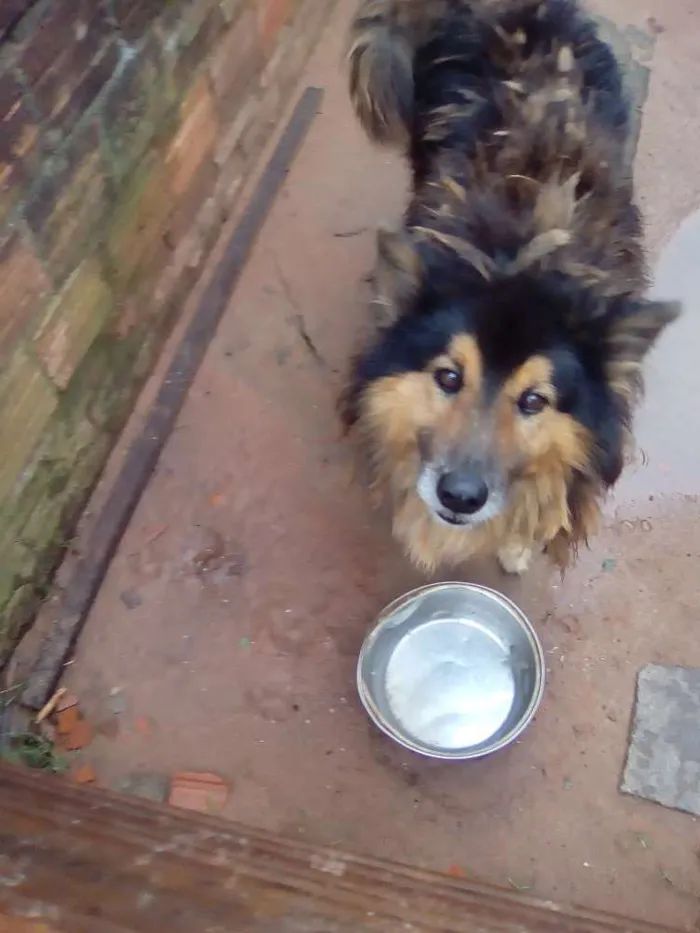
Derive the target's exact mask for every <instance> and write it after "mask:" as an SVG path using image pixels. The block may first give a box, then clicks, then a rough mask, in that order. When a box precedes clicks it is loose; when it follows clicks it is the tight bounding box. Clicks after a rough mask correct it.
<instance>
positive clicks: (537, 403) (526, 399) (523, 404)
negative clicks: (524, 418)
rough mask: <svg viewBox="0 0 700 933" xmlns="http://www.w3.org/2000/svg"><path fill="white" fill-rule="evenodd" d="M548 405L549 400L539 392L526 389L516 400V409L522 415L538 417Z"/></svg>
mask: <svg viewBox="0 0 700 933" xmlns="http://www.w3.org/2000/svg"><path fill="white" fill-rule="evenodd" d="M547 405H549V400H548V399H547V398H545V396H544V395H542V394H541V393H539V392H533V391H532V389H528V391H527V392H523V394H522V395H521V396H520V398H519V399H518V408H519V409H520V411H521V412H522V413H523V414H524V415H539V413H540V412H541V411H544V409H545V408H546V407H547Z"/></svg>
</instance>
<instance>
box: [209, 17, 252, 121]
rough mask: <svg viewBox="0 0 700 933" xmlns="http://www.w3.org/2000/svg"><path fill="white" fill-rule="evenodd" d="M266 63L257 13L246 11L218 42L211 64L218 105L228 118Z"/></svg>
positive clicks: (234, 113)
mask: <svg viewBox="0 0 700 933" xmlns="http://www.w3.org/2000/svg"><path fill="white" fill-rule="evenodd" d="M263 64H264V56H263V52H262V47H261V44H260V38H259V34H258V24H257V20H256V13H255V11H254V10H246V11H245V12H244V13H242V14H241V15H240V16H238V18H237V19H236V20H235V22H234V23H233V25H232V26H231V27H230V28H229V29H228V30H227V32H226V33H225V34H224V36H223V37H222V39H221V41H220V42H219V43H218V45H217V47H216V48H215V50H214V51H213V53H212V57H211V63H210V66H209V73H210V75H211V81H212V86H213V88H214V94H215V96H216V99H217V104H218V106H219V110H220V112H221V113H222V115H223V116H224V117H225V118H226V119H230V118H234V117H235V115H236V114H237V112H238V109H239V108H240V106H241V103H242V101H243V97H244V95H245V93H246V91H247V90H248V89H249V88H250V86H251V84H252V83H253V81H254V80H255V78H256V77H257V76H258V75H260V73H261V71H262V68H263Z"/></svg>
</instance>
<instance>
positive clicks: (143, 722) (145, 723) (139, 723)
mask: <svg viewBox="0 0 700 933" xmlns="http://www.w3.org/2000/svg"><path fill="white" fill-rule="evenodd" d="M134 729H135V730H136V731H137V732H138V734H139V735H141V736H143V737H144V739H147V738H148V737H149V735H150V734H151V732H152V728H151V720H150V719H147V718H146V717H142V718H141V719H137V720H136V722H135V723H134Z"/></svg>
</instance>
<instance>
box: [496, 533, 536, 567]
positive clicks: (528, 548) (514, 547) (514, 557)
mask: <svg viewBox="0 0 700 933" xmlns="http://www.w3.org/2000/svg"><path fill="white" fill-rule="evenodd" d="M533 549H534V548H533V543H532V542H531V541H523V540H521V539H519V538H511V539H510V540H508V541H507V542H506V543H505V544H503V545H502V546H501V547H500V548H499V549H498V552H497V556H498V562H499V563H500V565H501V567H502V568H503V570H504V571H505V572H506V573H512V574H517V575H518V576H519V575H521V574H523V573H525V571H526V570H528V569H529V567H530V562H531V561H532V553H533Z"/></svg>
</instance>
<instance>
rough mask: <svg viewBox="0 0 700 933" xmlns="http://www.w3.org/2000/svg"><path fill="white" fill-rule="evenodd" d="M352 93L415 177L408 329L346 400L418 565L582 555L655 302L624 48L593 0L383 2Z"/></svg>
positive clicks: (368, 7) (388, 294) (365, 6)
mask: <svg viewBox="0 0 700 933" xmlns="http://www.w3.org/2000/svg"><path fill="white" fill-rule="evenodd" d="M349 66H350V92H351V98H352V102H353V105H354V108H355V111H356V113H357V115H358V116H359V119H360V121H361V123H362V124H363V126H364V128H365V130H366V131H367V133H368V134H369V136H370V137H371V138H372V139H373V140H375V141H377V142H379V143H384V144H389V145H394V146H398V147H400V148H401V149H402V150H403V151H404V152H405V153H406V154H407V157H408V159H409V160H410V165H411V167H412V172H413V185H412V195H411V199H410V203H409V205H408V208H407V211H406V215H405V219H404V223H403V225H402V227H401V229H400V230H398V231H393V232H384V233H383V234H382V233H380V235H379V237H378V249H379V267H380V271H381V272H382V276H381V279H382V283H383V284H382V291H381V300H382V301H383V302H384V303H385V304H386V305H387V306H388V308H389V311H390V320H391V323H390V324H389V325H388V326H387V327H385V328H384V329H383V330H381V331H380V332H379V333H377V334H376V335H375V336H374V338H373V340H372V342H371V344H370V345H369V346H368V347H367V348H366V349H365V350H364V352H362V354H361V355H360V356H359V357H358V358H357V360H356V362H355V365H354V368H353V373H352V376H351V379H350V382H349V385H348V387H347V390H346V392H345V395H344V399H343V415H344V418H345V421H346V423H347V425H348V426H352V425H357V426H358V427H359V429H360V430H361V434H362V436H363V438H364V439H365V441H366V443H367V445H368V449H369V460H370V464H371V468H372V479H373V484H374V485H375V488H376V489H377V490H379V491H380V492H381V493H382V494H383V495H385V496H387V497H388V499H389V501H390V503H391V506H392V509H393V530H394V534H395V536H396V537H397V538H398V540H399V541H400V542H402V544H403V545H404V547H405V549H406V551H407V553H408V555H409V556H410V558H411V559H412V560H413V561H414V562H415V563H416V564H417V565H419V566H421V567H423V568H425V569H427V570H432V569H434V568H435V567H436V566H437V565H438V564H455V563H459V562H461V561H463V560H465V559H467V558H469V557H470V556H472V555H474V554H477V553H484V552H486V553H492V554H496V555H497V556H498V558H499V560H500V562H501V565H502V566H503V568H504V569H505V570H506V571H509V572H513V573H521V572H522V571H524V570H525V569H526V567H527V566H528V563H529V561H530V557H531V555H532V552H533V550H535V549H544V550H545V551H546V552H547V553H548V554H549V555H550V557H551V558H552V559H553V560H554V561H555V562H556V563H557V564H559V565H560V566H561V567H562V568H563V567H565V566H566V565H567V564H568V563H569V561H570V559H571V557H572V555H575V553H576V549H577V546H578V545H579V543H581V542H584V541H586V539H587V538H588V536H589V535H590V534H591V533H592V532H593V531H594V530H595V528H596V524H597V519H598V515H599V507H600V503H601V500H602V498H603V496H604V494H605V492H606V490H607V489H608V488H609V487H610V486H612V485H613V483H615V481H616V480H617V478H618V476H619V475H620V472H621V470H622V466H623V460H624V454H625V448H626V443H627V441H628V436H629V425H630V418H631V413H632V409H633V407H634V403H635V400H636V399H637V397H638V395H639V392H640V390H641V373H640V370H641V364H642V362H643V359H644V357H645V355H646V353H647V351H648V350H649V349H650V347H651V346H652V344H653V343H654V341H655V339H656V338H657V337H658V335H659V333H660V332H661V331H662V329H663V328H664V327H665V326H666V325H667V324H669V323H670V322H671V321H673V320H674V319H675V318H676V316H677V314H678V311H679V309H678V307H677V306H676V305H675V304H672V303H663V302H655V301H650V300H646V299H645V298H644V297H643V293H644V289H645V285H646V272H645V262H644V255H643V248H642V225H641V219H640V215H639V212H638V210H637V208H636V206H635V204H634V199H633V186H632V181H631V178H630V176H629V168H628V167H627V166H626V165H625V164H624V158H623V154H624V150H625V143H626V140H627V137H628V133H629V129H628V108H627V103H626V101H625V99H624V95H623V91H622V85H621V78H620V72H619V69H618V66H617V63H616V61H615V59H614V56H613V54H612V52H611V51H610V49H609V48H608V46H607V45H605V43H603V42H602V41H601V40H600V39H599V38H598V36H597V33H596V27H595V25H594V24H593V23H592V22H591V21H590V20H589V19H587V18H586V17H585V16H584V14H583V13H582V12H581V10H580V9H579V7H578V5H577V3H576V0H363V2H362V3H361V5H360V8H359V11H358V13H357V16H356V18H355V21H354V24H353V28H352V35H351V44H350V49H349Z"/></svg>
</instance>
